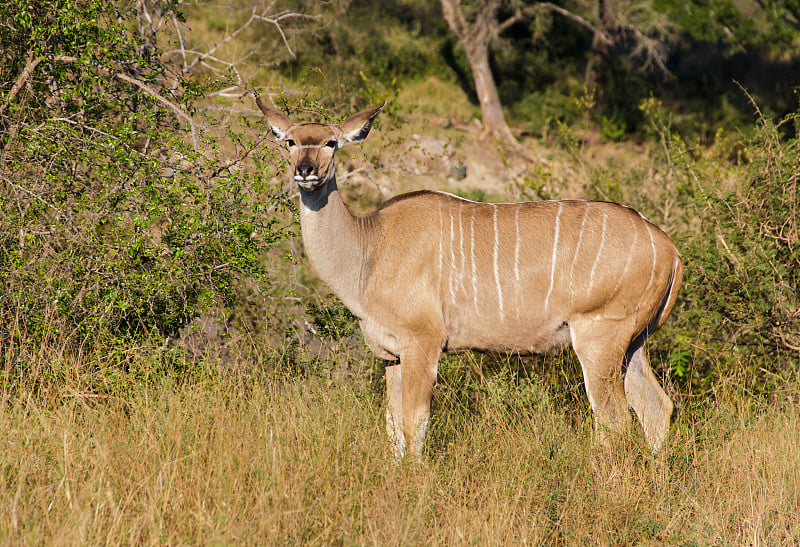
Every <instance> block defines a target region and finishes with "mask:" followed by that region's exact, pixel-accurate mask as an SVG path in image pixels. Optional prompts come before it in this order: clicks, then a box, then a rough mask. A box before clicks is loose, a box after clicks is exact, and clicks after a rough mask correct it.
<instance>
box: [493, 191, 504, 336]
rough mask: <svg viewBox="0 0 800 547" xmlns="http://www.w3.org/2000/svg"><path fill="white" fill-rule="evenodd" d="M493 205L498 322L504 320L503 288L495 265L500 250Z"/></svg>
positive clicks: (495, 209) (496, 267) (495, 208)
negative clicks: (498, 306)
mask: <svg viewBox="0 0 800 547" xmlns="http://www.w3.org/2000/svg"><path fill="white" fill-rule="evenodd" d="M492 207H494V282H495V283H496V284H497V300H498V303H499V305H500V322H501V323H503V322H505V313H504V312H503V288H502V287H501V286H500V268H499V267H498V266H497V258H498V253H499V251H500V233H499V232H498V231H497V205H495V204H493V205H492Z"/></svg>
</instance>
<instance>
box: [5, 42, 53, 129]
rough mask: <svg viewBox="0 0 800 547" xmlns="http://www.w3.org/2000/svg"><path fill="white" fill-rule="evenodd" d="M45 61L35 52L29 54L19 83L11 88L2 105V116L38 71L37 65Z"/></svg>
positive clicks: (18, 80)
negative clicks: (34, 53) (34, 72)
mask: <svg viewBox="0 0 800 547" xmlns="http://www.w3.org/2000/svg"><path fill="white" fill-rule="evenodd" d="M43 59H44V57H34V56H33V50H30V51H29V52H28V55H27V56H26V60H25V68H23V69H22V72H21V73H20V75H19V77H17V81H16V82H14V85H13V86H12V87H11V90H10V91H9V92H8V95H6V97H5V100H3V104H2V105H0V114H3V112H5V110H6V108H8V105H9V104H11V101H13V100H14V97H16V96H17V93H19V90H20V89H22V86H24V85H25V82H27V81H28V78H30V77H31V74H33V71H34V70H35V69H36V65H38V64H39V63H40V62H41V61H42V60H43Z"/></svg>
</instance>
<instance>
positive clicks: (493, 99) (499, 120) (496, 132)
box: [463, 44, 517, 145]
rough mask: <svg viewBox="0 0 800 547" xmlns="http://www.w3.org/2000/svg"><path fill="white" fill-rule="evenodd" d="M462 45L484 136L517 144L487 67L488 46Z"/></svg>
mask: <svg viewBox="0 0 800 547" xmlns="http://www.w3.org/2000/svg"><path fill="white" fill-rule="evenodd" d="M463 45H464V49H466V51H467V60H468V61H469V66H470V70H472V77H473V78H474V80H475V93H476V94H477V95H478V102H479V103H480V105H481V117H482V118H483V134H484V136H485V137H488V138H491V139H494V140H497V141H500V142H504V143H507V144H514V145H515V144H517V141H516V139H515V138H514V136H513V135H512V134H511V130H510V129H509V128H508V124H507V123H506V118H505V115H504V114H503V106H502V104H501V103H500V95H499V94H498V93H497V86H496V85H495V83H494V76H492V70H491V68H490V66H489V45H488V44H486V45H484V46H483V47H481V45H479V44H463ZM468 46H472V47H468Z"/></svg>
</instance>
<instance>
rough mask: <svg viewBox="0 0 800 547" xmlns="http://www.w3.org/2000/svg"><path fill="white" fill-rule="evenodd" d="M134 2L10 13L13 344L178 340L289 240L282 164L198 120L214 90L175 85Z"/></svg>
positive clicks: (5, 181) (1, 202)
mask: <svg viewBox="0 0 800 547" xmlns="http://www.w3.org/2000/svg"><path fill="white" fill-rule="evenodd" d="M125 6H126V5H124V4H119V5H116V4H109V3H107V2H101V1H99V0H67V1H46V2H38V1H37V2H34V1H23V2H22V3H19V2H13V3H2V4H0V17H2V20H3V21H4V24H3V25H1V26H0V43H2V47H3V55H2V57H0V82H2V83H1V84H0V92H2V95H3V102H2V106H1V107H0V108H2V110H1V111H0V113H1V114H0V128H1V130H0V148H1V149H2V160H1V163H0V176H1V177H2V178H1V180H0V279H2V282H1V283H2V286H3V291H2V293H0V321H2V324H3V325H4V328H3V331H2V334H0V347H3V344H2V338H3V337H8V336H16V337H22V338H24V340H21V342H24V343H36V342H37V341H41V340H42V339H44V337H46V336H47V335H48V332H50V334H52V332H51V331H53V330H54V329H55V330H59V331H62V332H61V334H62V335H63V336H61V337H60V338H59V339H61V340H65V339H68V338H70V337H71V336H73V335H75V336H77V339H78V340H84V339H86V338H89V337H93V336H105V335H108V336H111V337H116V338H121V339H130V340H140V339H144V338H146V337H148V336H150V335H151V334H153V333H155V334H157V335H159V336H162V337H164V336H175V335H176V334H177V333H178V331H179V329H180V328H181V327H183V326H184V325H186V324H187V323H188V322H189V321H191V319H192V318H193V317H195V316H196V315H197V314H198V313H199V312H200V310H201V309H203V308H204V307H207V306H212V305H224V306H231V305H233V304H234V303H235V302H236V300H237V298H238V294H237V290H236V288H235V286H236V280H237V278H238V276H242V275H244V276H248V277H252V278H255V279H261V278H263V277H264V276H265V275H266V270H265V264H264V258H263V256H264V251H265V249H266V248H267V247H268V246H270V245H271V244H272V243H274V242H275V241H277V240H279V239H281V238H282V237H284V236H285V235H286V233H287V232H286V230H285V229H284V227H285V225H286V220H285V219H284V220H283V223H282V224H278V222H279V220H278V218H277V217H276V216H275V214H274V212H275V211H276V210H279V209H284V208H286V207H289V203H288V200H287V198H286V196H285V194H284V193H282V192H281V191H280V190H279V189H278V188H276V187H273V186H272V185H271V183H270V182H268V181H270V180H271V178H272V177H273V176H274V168H273V167H270V166H272V165H280V162H279V161H277V158H276V157H273V156H272V155H271V154H270V153H267V152H265V151H264V150H262V149H261V148H262V147H259V144H260V143H258V142H255V141H253V140H251V139H249V138H248V137H246V136H245V134H244V133H240V132H237V131H235V130H233V129H227V131H223V130H221V129H220V128H219V126H218V124H216V122H215V121H214V120H213V119H211V118H209V117H207V116H201V115H200V114H197V113H195V112H194V109H195V107H196V105H197V101H200V100H202V98H203V97H204V96H205V95H206V94H207V93H208V91H209V90H210V89H211V87H209V85H208V82H206V81H204V80H200V79H196V78H194V77H192V76H191V75H185V76H183V77H176V76H175V72H176V70H174V69H175V68H176V67H173V66H171V65H170V64H169V63H165V62H162V61H161V58H162V57H161V56H160V51H159V50H158V48H157V47H156V44H157V43H158V39H157V38H153V37H150V36H148V35H147V34H146V33H142V32H139V31H138V29H136V25H137V20H136V13H135V11H133V8H132V7H130V8H126V7H125ZM152 8H153V9H154V10H155V9H156V8H158V9H161V10H163V11H164V12H165V13H167V14H169V13H170V12H172V13H174V15H176V16H177V17H178V18H180V13H178V12H177V11H174V9H175V3H172V2H165V3H163V4H161V5H158V6H152ZM173 81H174V82H175V84H176V85H172V82H173ZM225 84H226V82H225V81H219V82H218V83H216V84H215V85H216V86H222V85H225ZM220 142H225V143H226V144H225V146H226V149H225V150H223V149H222V145H221V144H220ZM229 143H232V144H229ZM14 326H16V328H14Z"/></svg>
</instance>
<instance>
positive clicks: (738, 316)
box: [644, 103, 800, 390]
mask: <svg viewBox="0 0 800 547" xmlns="http://www.w3.org/2000/svg"><path fill="white" fill-rule="evenodd" d="M644 111H645V112H647V115H648V116H650V117H651V126H652V127H654V128H657V129H656V130H657V133H658V134H659V140H661V142H662V143H663V145H664V152H665V154H666V158H665V159H666V160H667V165H668V167H669V168H670V169H672V170H673V171H674V176H675V177H676V178H677V179H678V180H679V181H681V182H679V184H678V190H679V191H680V192H682V193H681V194H680V195H681V196H682V197H681V199H682V203H681V207H682V208H683V211H684V212H683V214H684V217H685V220H684V221H685V222H686V223H687V228H688V229H687V230H685V231H684V232H683V235H682V236H680V237H679V238H678V239H679V247H680V248H681V252H682V256H683V259H684V262H685V264H686V273H685V276H684V282H683V289H682V291H681V297H680V305H679V306H678V307H677V309H676V312H675V314H674V315H675V318H674V320H673V321H674V323H673V326H672V327H671V328H670V329H669V332H670V334H671V336H672V338H673V340H674V341H675V342H677V345H676V347H674V348H673V349H672V350H671V351H670V353H669V354H668V359H667V360H668V362H669V364H670V366H671V367H672V371H673V373H674V374H675V375H676V376H677V377H679V378H682V379H685V380H686V381H687V382H692V383H696V384H698V385H707V384H709V383H713V382H714V381H715V380H717V379H718V378H720V377H721V376H724V375H728V374H731V373H733V372H737V373H742V374H744V375H745V376H746V377H748V378H750V379H751V380H752V381H753V382H754V384H755V385H756V386H757V388H756V389H759V390H760V389H769V388H770V387H771V386H772V384H775V383H776V382H777V385H780V384H781V383H782V382H783V380H782V378H784V377H786V375H787V374H790V373H791V371H792V370H797V367H798V364H800V363H799V362H800V359H798V348H800V297H799V296H798V295H800V245H798V241H799V239H798V234H799V233H800V232H798V229H799V228H800V218H799V217H798V193H797V191H798V184H797V166H798V164H800V149H799V148H798V140H797V138H796V137H793V138H786V137H785V135H784V131H785V130H787V129H788V130H790V131H791V132H794V130H795V129H794V127H792V126H794V125H796V124H797V123H798V121H799V120H800V113H795V114H791V115H789V116H787V117H786V118H784V119H783V120H781V121H780V122H779V123H773V122H772V121H771V120H770V119H769V118H766V117H764V116H760V117H759V122H758V126H757V127H756V128H755V130H754V131H753V132H752V133H751V134H749V135H739V136H734V137H727V136H726V135H725V134H724V132H722V131H719V132H718V133H717V143H716V145H715V147H714V148H713V149H712V150H711V152H710V153H708V154H705V155H699V154H697V153H693V152H692V151H691V149H690V147H689V146H687V145H686V144H685V143H684V141H683V140H682V139H680V138H679V137H677V136H676V135H674V134H672V133H671V132H670V131H669V123H668V122H667V121H666V120H665V119H664V116H663V110H659V109H658V108H655V107H653V106H652V103H650V104H649V105H647V106H645V107H644ZM654 116H655V117H654ZM690 348H691V352H692V355H691V358H690V356H689V355H688V354H687V353H688V352H689V349H690Z"/></svg>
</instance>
